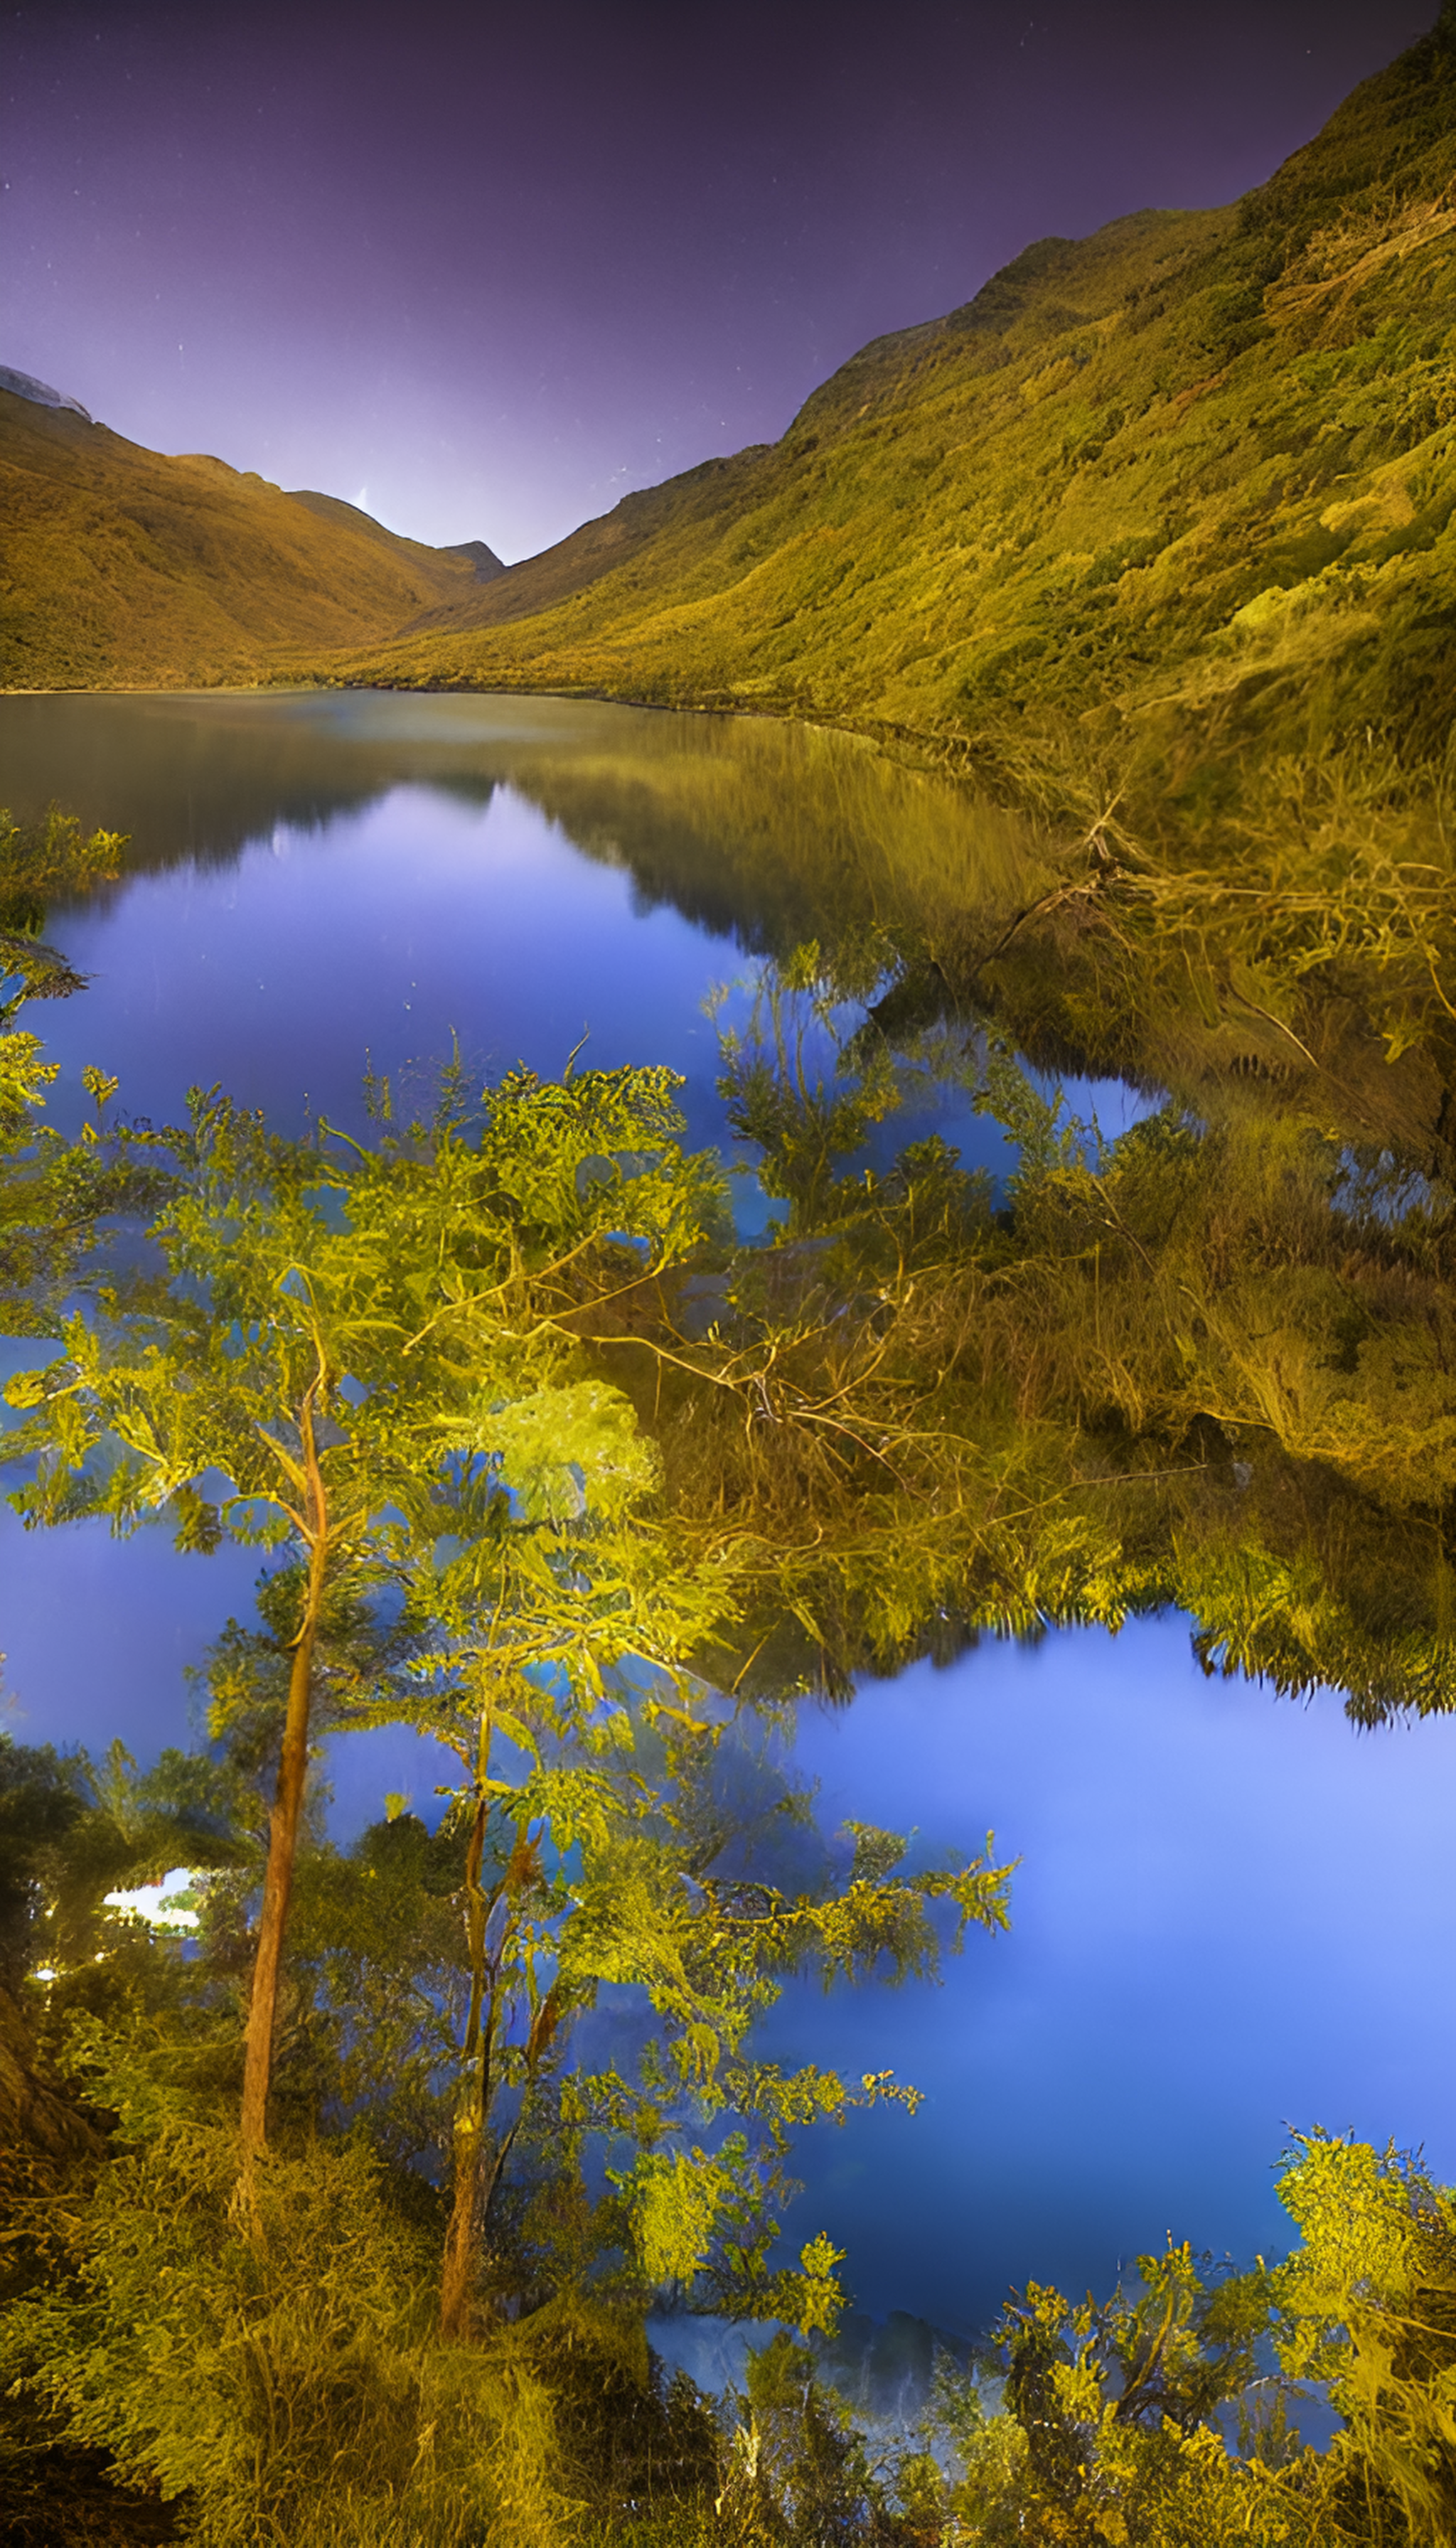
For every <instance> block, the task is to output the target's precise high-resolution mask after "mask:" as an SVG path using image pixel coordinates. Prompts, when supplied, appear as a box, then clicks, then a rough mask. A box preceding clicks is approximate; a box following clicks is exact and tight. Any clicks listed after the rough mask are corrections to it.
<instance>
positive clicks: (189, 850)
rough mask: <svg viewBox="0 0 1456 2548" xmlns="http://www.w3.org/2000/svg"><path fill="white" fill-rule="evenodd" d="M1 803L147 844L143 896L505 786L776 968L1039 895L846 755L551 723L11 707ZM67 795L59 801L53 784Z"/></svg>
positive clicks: (896, 777) (276, 701)
mask: <svg viewBox="0 0 1456 2548" xmlns="http://www.w3.org/2000/svg"><path fill="white" fill-rule="evenodd" d="M0 717H3V723H0V737H3V744H4V755H3V764H4V782H3V787H0V795H3V797H4V800H5V801H6V802H7V803H8V804H9V805H10V807H11V809H12V811H14V812H15V813H16V814H18V815H20V816H22V817H23V818H24V817H27V816H31V815H34V814H37V813H40V812H41V811H42V810H43V809H44V807H45V806H46V803H47V802H49V801H50V800H51V799H52V798H53V797H55V796H56V795H57V793H59V794H60V795H61V798H62V801H63V802H64V804H65V805H66V807H67V810H69V811H72V812H75V813H77V814H79V815H80V817H81V819H82V821H83V822H84V823H85V824H86V825H87V826H88V827H90V826H92V825H94V824H105V825H106V826H107V827H108V828H109V829H113V830H120V831H123V832H126V833H127V834H129V835H130V847H129V850H128V854H127V865H128V867H129V869H130V871H132V872H133V873H145V872H149V871H155V870H156V869H158V868H165V867H168V866H171V865H176V864H178V863H179V862H181V861H182V860H191V861H194V862H196V863H197V864H198V865H204V866H216V865H226V864H227V863H228V862H230V861H232V860H234V859H236V858H237V857H238V856H239V855H240V854H241V852H242V851H243V849H244V848H245V847H246V846H247V844H248V843H249V842H251V841H255V840H258V839H260V838H266V837H267V836H268V835H269V834H270V833H272V832H273V831H274V830H275V828H277V827H278V826H280V825H282V826H286V827H290V828H293V829H296V830H301V831H316V830H321V829H322V828H323V827H325V826H326V825H327V824H328V823H329V822H330V821H331V820H333V819H334V818H336V817H337V816H339V815H341V814H346V813H351V812H357V811H359V810H360V809H362V808H363V807H364V806H365V805H367V804H368V803H370V802H371V801H372V800H374V799H376V798H378V797H379V796H382V795H383V794H384V793H385V792H386V791H387V790H388V789H389V788H391V787H393V786H397V785H400V784H406V783H412V784H416V785H426V786H435V787H439V788H441V789H443V790H445V791H447V792H448V793H450V794H452V795H455V796H457V797H461V798H464V799H465V800H467V801H476V802H481V803H484V802H488V801H489V798H490V795H491V793H492V791H493V789H494V788H495V787H496V786H498V785H500V784H501V783H507V784H509V785H511V786H513V787H515V788H516V789H518V791H519V792H520V793H521V794H522V795H523V796H525V797H527V798H528V799H530V800H531V801H532V802H533V803H534V804H536V805H538V806H539V807H540V809H541V810H542V812H543V813H545V814H546V815H547V816H548V817H549V818H550V819H551V820H553V821H555V822H557V823H559V824H560V825H561V827H562V829H563V830H564V831H565V832H566V833H567V834H568V836H569V837H570V839H571V840H572V841H574V842H575V843H576V844H577V845H578V846H579V847H580V848H581V849H582V850H584V851H585V852H586V853H587V855H588V856H590V857H592V858H595V859H598V860H601V861H603V862H605V863H607V864H609V865H614V866H618V867H621V868H623V869H625V870H627V871H628V872H629V873H630V874H631V876H632V877H633V879H634V882H635V883H636V885H637V888H638V891H639V892H640V894H641V896H642V898H643V902H644V905H645V906H647V907H651V906H653V905H655V904H659V903H669V904H672V905H674V906H675V907H676V908H677V909H678V910H679V911H680V912H681V913H682V914H683V917H684V918H685V919H687V920H689V921H692V922H694V923H696V924H698V925H700V926H702V927H706V928H709V929H711V930H713V931H715V932H717V933H720V934H731V935H733V936H734V937H736V938H737V939H738V940H739V942H740V944H741V945H743V946H744V947H745V948H747V949H751V950H754V951H756V952H764V953H769V952H774V953H782V952H783V951H784V950H785V949H787V948H788V947H791V946H793V945H794V944H796V943H797V942H799V941H801V940H803V939H806V938H810V937H817V938H818V939H820V940H821V942H826V941H831V940H834V939H836V938H839V937H842V936H844V935H845V934H846V933H856V932H860V931H863V930H864V929H865V928H866V927H867V926H870V925H875V924H878V925H879V926H882V927H887V928H893V929H896V930H899V931H904V930H909V931H912V932H914V931H917V930H919V931H922V932H924V933H927V934H929V935H932V936H940V937H944V936H945V935H946V933H947V931H948V930H954V929H955V928H956V923H957V921H960V922H961V923H962V925H963V922H964V919H965V917H966V916H967V915H969V914H972V913H973V914H975V915H976V917H977V919H978V922H979V928H980V930H984V928H985V927H986V926H987V924H988V922H992V923H993V922H994V920H995V917H996V915H997V914H998V913H999V912H1001V911H1003V910H1004V911H1010V910H1012V909H1014V908H1017V907H1019V904H1020V901H1022V900H1025V898H1026V893H1027V889H1028V886H1029V885H1030V888H1031V890H1032V891H1033V892H1035V891H1036V890H1039V889H1041V885H1040V882H1039V881H1038V879H1040V877H1041V870H1040V869H1039V868H1038V867H1037V866H1036V865H1035V862H1034V861H1033V860H1032V859H1031V858H1030V848H1031V845H1030V841H1029V838H1028V836H1027V834H1026V831H1025V827H1022V826H1018V825H1017V824H1016V823H1014V821H1013V820H1012V819H1011V818H1010V817H1007V816H1005V815H1002V814H999V813H996V812H995V811H993V810H991V809H989V808H984V807H980V806H977V805H975V804H974V803H972V802H971V801H970V800H968V799H967V798H965V797H964V796H963V795H961V794H960V793H958V792H957V791H956V790H954V789H952V788H951V787H949V786H947V785H945V784H944V783H942V782H939V781H937V780H935V779H927V778H923V777H920V776H917V775H915V774H910V773H906V772H903V771H900V770H897V769H895V768H893V767H892V766H890V765H889V764H887V763H886V762H884V761H882V760H880V759H878V758H877V757H876V756H875V755H874V754H873V753H871V752H870V751H869V750H868V749H867V748H865V747H864V746H862V745H860V744H857V743H856V742H854V741H853V740H851V739H849V738H847V737H844V736H839V735H831V734H824V733H818V732H815V731H813V730H812V729H808V728H803V727H793V726H787V725H780V724H776V723H774V722H772V721H770V720H767V719H766V720H762V721H759V720H754V721H749V720H746V719H732V720H729V719H726V718H714V717H706V716H671V717H670V716H665V715H663V714H661V713H659V712H656V711H653V710H650V709H633V708H621V707H610V706H597V705H594V704H592V703H590V702H589V703H581V702H576V701H565V700H554V699H521V698H510V699H505V698H501V699H490V698H484V699H483V698H429V699H420V698H417V697H393V696H390V695H387V694H380V693H367V694H366V693H360V692H347V691H346V692H318V693H302V694H297V693H296V694H282V695H271V696H270V695H260V694H245V693H244V694H223V695H219V696H216V697H211V696H180V697H179V696H177V695H175V694H170V695H169V694H155V695H150V696H145V697H120V696H119V697H114V698H113V697H95V696H71V695H67V694H58V695H54V694H53V695H50V696H46V697H39V698H34V699H30V698H14V699H7V700H6V701H5V702H4V705H3V710H0ZM57 772H63V774H64V777H63V781H62V784H61V787H60V789H59V790H58V789H57V781H56V774H57Z"/></svg>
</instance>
